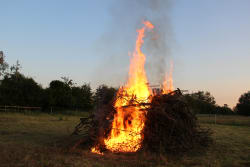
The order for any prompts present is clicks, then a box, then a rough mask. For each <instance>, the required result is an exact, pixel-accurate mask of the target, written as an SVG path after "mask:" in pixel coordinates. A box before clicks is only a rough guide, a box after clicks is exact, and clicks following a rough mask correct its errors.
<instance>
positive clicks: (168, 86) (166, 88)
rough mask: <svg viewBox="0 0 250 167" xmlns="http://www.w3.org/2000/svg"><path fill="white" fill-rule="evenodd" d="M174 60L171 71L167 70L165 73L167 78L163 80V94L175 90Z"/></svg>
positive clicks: (171, 63)
mask: <svg viewBox="0 0 250 167" xmlns="http://www.w3.org/2000/svg"><path fill="white" fill-rule="evenodd" d="M173 66H174V65H173V62H172V61H171V62H170V70H169V72H166V75H165V79H164V81H163V85H162V86H163V88H162V91H163V92H162V93H163V94H168V93H170V92H173V91H174V85H173V77H172V73H173Z"/></svg>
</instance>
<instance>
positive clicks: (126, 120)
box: [104, 21, 154, 152]
mask: <svg viewBox="0 0 250 167" xmlns="http://www.w3.org/2000/svg"><path fill="white" fill-rule="evenodd" d="M143 24H144V26H143V27H142V28H141V29H139V30H137V33H138V36H137V40H136V47H135V51H134V52H133V55H132V58H131V60H130V67H129V78H128V81H127V84H126V85H125V86H123V87H121V88H120V89H119V91H118V94H117V96H121V97H122V98H117V100H116V102H115V108H116V114H115V115H114V120H113V122H112V130H111V132H110V134H109V136H108V138H107V139H105V140H104V144H105V146H106V148H107V149H109V150H110V151H113V152H135V151H137V150H138V149H139V148H140V147H141V141H142V139H143V136H142V133H141V132H142V130H143V128H144V122H145V117H144V116H145V112H144V111H143V108H142V107H140V106H136V105H134V106H133V105H131V101H129V100H127V99H126V97H127V98H128V99H131V98H132V97H133V98H135V99H136V101H140V102H145V103H146V102H149V101H150V100H149V96H150V95H151V92H152V91H151V89H150V88H149V86H148V84H147V83H148V81H147V77H146V72H145V70H144V64H145V60H146V58H145V55H144V54H143V53H142V51H141V47H142V44H143V42H144V41H143V38H144V33H145V31H146V29H149V30H151V29H153V28H154V25H153V24H152V23H150V22H149V21H144V22H143ZM124 106H130V107H124Z"/></svg>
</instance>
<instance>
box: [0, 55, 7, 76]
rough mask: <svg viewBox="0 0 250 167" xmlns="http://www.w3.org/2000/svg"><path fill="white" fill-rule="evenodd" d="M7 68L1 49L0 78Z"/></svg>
mask: <svg viewBox="0 0 250 167" xmlns="http://www.w3.org/2000/svg"><path fill="white" fill-rule="evenodd" d="M8 68H9V65H8V63H6V62H5V57H4V54H3V51H0V78H1V77H4V75H5V74H6V70H7V69H8Z"/></svg>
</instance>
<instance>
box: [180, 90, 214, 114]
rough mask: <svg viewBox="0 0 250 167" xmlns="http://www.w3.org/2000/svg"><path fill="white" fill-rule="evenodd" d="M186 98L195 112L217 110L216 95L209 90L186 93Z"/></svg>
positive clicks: (207, 112) (204, 112)
mask: <svg viewBox="0 0 250 167" xmlns="http://www.w3.org/2000/svg"><path fill="white" fill-rule="evenodd" d="M185 99H186V101H187V103H188V105H189V106H190V109H191V111H192V112H193V113H195V114H214V113H215V112H216V105H215V100H214V97H213V96H212V95H211V94H210V93H209V92H203V91H198V92H196V93H192V94H186V95H185Z"/></svg>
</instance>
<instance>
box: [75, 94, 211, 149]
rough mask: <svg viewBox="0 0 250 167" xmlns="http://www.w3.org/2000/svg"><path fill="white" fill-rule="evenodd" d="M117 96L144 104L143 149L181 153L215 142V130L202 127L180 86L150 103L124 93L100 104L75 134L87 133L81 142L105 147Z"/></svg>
mask: <svg viewBox="0 0 250 167" xmlns="http://www.w3.org/2000/svg"><path fill="white" fill-rule="evenodd" d="M117 98H123V100H129V103H127V104H130V105H128V106H123V107H124V112H126V108H129V107H133V106H143V110H144V111H142V112H144V113H146V114H145V120H146V121H145V127H144V130H143V132H142V133H143V134H142V135H143V138H144V139H143V141H142V147H141V148H142V149H143V150H146V151H150V152H164V153H181V152H185V151H188V150H190V149H192V148H195V147H201V146H204V147H207V146H208V145H209V144H210V143H211V142H212V139H211V131H210V130H209V129H204V128H201V127H200V126H199V124H198V122H197V118H196V117H195V115H194V114H193V113H192V112H191V111H190V110H189V107H188V105H187V103H186V101H185V98H184V96H183V95H182V93H181V91H180V90H179V89H177V90H176V91H173V92H171V93H169V94H160V95H156V96H153V97H151V98H152V100H151V102H150V103H144V102H140V101H136V97H127V96H126V95H125V94H124V93H123V94H122V95H120V96H119V94H118V95H117V97H116V99H114V100H113V101H111V102H110V103H109V104H105V105H103V106H100V107H99V108H97V109H96V110H95V112H93V113H92V114H91V115H90V116H89V117H88V118H82V120H81V123H80V124H79V125H77V127H76V128H75V131H74V133H73V134H84V136H85V139H84V140H81V142H78V143H77V145H76V146H78V145H80V144H85V145H86V144H88V145H89V146H90V147H93V146H96V147H98V150H100V151H101V152H103V151H105V150H106V149H105V146H104V144H103V141H104V139H105V138H107V137H108V135H109V133H110V131H111V128H112V121H113V118H114V114H115V113H116V109H115V108H114V102H115V100H117Z"/></svg>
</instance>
